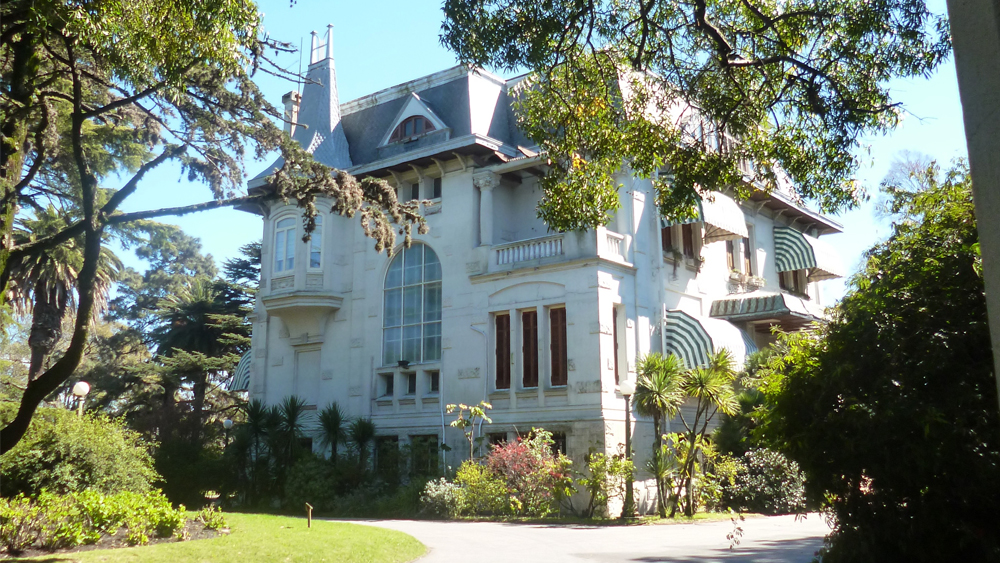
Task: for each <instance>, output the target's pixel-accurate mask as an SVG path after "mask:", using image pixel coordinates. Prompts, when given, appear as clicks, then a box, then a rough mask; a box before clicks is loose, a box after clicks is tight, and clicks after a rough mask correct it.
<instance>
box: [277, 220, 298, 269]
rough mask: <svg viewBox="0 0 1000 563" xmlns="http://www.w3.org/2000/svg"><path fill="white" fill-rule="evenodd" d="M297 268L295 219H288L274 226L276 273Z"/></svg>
mask: <svg viewBox="0 0 1000 563" xmlns="http://www.w3.org/2000/svg"><path fill="white" fill-rule="evenodd" d="M294 267H295V218H294V217H288V218H285V219H282V220H280V221H278V222H277V223H276V224H275V225H274V273H275V274H280V273H284V272H290V271H292V268H294Z"/></svg>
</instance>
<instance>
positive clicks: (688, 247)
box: [681, 223, 696, 258]
mask: <svg viewBox="0 0 1000 563" xmlns="http://www.w3.org/2000/svg"><path fill="white" fill-rule="evenodd" d="M695 227H696V225H695V224H694V223H688V224H686V225H681V237H682V238H683V240H684V256H685V257H686V258H694V229H695Z"/></svg>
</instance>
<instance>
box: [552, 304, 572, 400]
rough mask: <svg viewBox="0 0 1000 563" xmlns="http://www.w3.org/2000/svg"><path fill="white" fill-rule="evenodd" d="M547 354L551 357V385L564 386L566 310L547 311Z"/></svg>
mask: <svg viewBox="0 0 1000 563" xmlns="http://www.w3.org/2000/svg"><path fill="white" fill-rule="evenodd" d="M549 353H550V354H551V355H552V385H553V386H558V385H566V382H567V380H568V374H567V368H566V308H565V307H558V308H552V309H549Z"/></svg>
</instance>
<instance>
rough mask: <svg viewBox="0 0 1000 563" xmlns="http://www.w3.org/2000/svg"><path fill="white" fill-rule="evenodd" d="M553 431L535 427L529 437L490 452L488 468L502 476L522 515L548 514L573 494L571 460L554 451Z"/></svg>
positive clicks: (517, 513)
mask: <svg viewBox="0 0 1000 563" xmlns="http://www.w3.org/2000/svg"><path fill="white" fill-rule="evenodd" d="M552 443H553V442H552V434H551V433H549V432H547V431H545V430H540V429H533V430H532V431H531V434H530V435H529V436H528V437H527V438H518V439H517V441H514V442H507V443H504V444H498V445H495V446H494V447H493V450H492V451H490V453H489V454H487V456H486V459H485V466H486V468H487V469H488V470H489V471H490V472H491V473H493V474H494V475H496V476H498V477H500V478H501V479H502V481H503V482H504V484H505V485H506V487H507V493H508V495H510V505H511V510H512V511H513V512H514V514H516V515H520V516H545V515H546V514H548V513H550V512H552V511H553V510H555V509H556V508H558V503H559V502H560V501H561V500H562V499H563V498H566V497H568V496H570V495H571V494H573V492H574V490H573V479H572V476H571V475H570V466H571V464H572V462H571V461H570V460H569V459H568V458H567V457H566V456H564V455H562V454H561V453H559V454H556V453H553V451H552Z"/></svg>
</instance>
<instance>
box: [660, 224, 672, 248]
mask: <svg viewBox="0 0 1000 563" xmlns="http://www.w3.org/2000/svg"><path fill="white" fill-rule="evenodd" d="M660 242H662V243H663V251H664V252H670V251H671V250H673V249H674V236H673V227H662V228H660Z"/></svg>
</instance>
